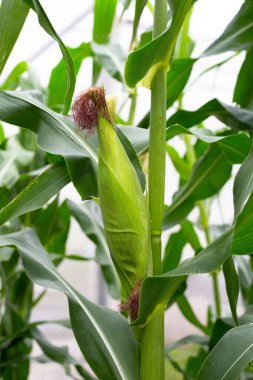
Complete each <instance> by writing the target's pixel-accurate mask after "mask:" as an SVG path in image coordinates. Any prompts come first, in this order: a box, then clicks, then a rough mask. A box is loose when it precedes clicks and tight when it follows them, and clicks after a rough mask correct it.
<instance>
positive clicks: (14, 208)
mask: <svg viewBox="0 0 253 380" xmlns="http://www.w3.org/2000/svg"><path fill="white" fill-rule="evenodd" d="M69 182H70V178H69V175H68V171H67V168H66V164H65V162H64V161H62V160H60V161H57V162H56V163H54V164H53V165H51V166H50V167H49V168H48V169H47V170H46V171H45V172H43V173H42V174H41V175H40V176H38V177H37V178H35V179H34V180H33V181H32V182H30V183H29V184H28V185H27V186H26V187H25V188H24V189H23V190H22V191H21V192H20V193H19V194H18V195H17V196H16V197H15V198H14V199H13V200H12V201H11V202H10V203H9V204H8V205H6V206H5V207H4V208H3V209H2V210H1V211H0V224H3V223H5V222H7V221H8V220H10V219H12V218H16V217H17V216H20V215H23V214H25V213H27V212H30V211H33V210H36V209H38V208H40V207H42V206H44V204H45V203H46V202H47V201H49V200H50V199H51V198H52V197H53V196H54V195H55V194H57V193H58V192H59V191H60V190H61V189H62V188H63V187H64V186H66V185H67V184H68V183H69Z"/></svg>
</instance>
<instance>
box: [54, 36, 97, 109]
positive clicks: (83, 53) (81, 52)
mask: <svg viewBox="0 0 253 380" xmlns="http://www.w3.org/2000/svg"><path fill="white" fill-rule="evenodd" d="M68 51H69V53H70V54H71V56H72V59H73V62H74V66H75V72H76V75H77V74H78V72H79V70H80V67H81V64H82V62H83V60H84V59H85V58H87V57H92V56H93V52H92V49H91V46H90V43H89V42H88V43H82V44H81V45H79V46H78V47H76V48H68ZM59 78H60V80H59ZM67 87H68V75H67V71H66V67H65V61H64V59H61V60H60V62H59V63H58V64H57V65H56V66H55V67H54V68H53V70H52V72H51V76H50V80H49V84H48V99H47V105H48V107H49V108H51V109H53V110H54V111H57V112H61V111H63V109H64V97H65V94H66V91H67Z"/></svg>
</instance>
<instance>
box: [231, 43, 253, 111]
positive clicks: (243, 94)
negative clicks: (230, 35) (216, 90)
mask: <svg viewBox="0 0 253 380" xmlns="http://www.w3.org/2000/svg"><path fill="white" fill-rule="evenodd" d="M252 62H253V48H251V49H249V51H247V54H246V57H245V60H244V62H243V64H242V67H241V69H240V72H239V74H238V77H237V81H236V85H235V90H234V97H233V101H234V102H236V103H237V104H239V105H240V106H241V107H243V108H250V109H252V108H253V89H252V86H251V83H252V81H253V72H252Z"/></svg>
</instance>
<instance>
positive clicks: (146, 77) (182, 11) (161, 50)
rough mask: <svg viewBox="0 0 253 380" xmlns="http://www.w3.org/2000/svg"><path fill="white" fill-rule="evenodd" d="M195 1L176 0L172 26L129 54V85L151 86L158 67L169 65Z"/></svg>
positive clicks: (127, 66)
mask: <svg viewBox="0 0 253 380" xmlns="http://www.w3.org/2000/svg"><path fill="white" fill-rule="evenodd" d="M193 3H194V0H185V1H180V2H174V3H173V12H172V22H171V25H170V27H169V28H168V29H167V30H166V31H165V32H164V33H163V34H161V35H160V36H158V37H157V38H155V39H154V40H152V41H151V42H149V43H148V44H146V45H145V46H144V47H142V48H140V49H137V50H135V51H133V52H132V53H130V54H129V55H128V58H127V61H126V66H125V80H126V84H127V85H128V86H129V87H135V86H136V85H137V84H138V83H139V82H141V83H142V85H143V86H145V87H147V88H150V86H151V82H152V80H153V77H154V75H155V73H156V71H157V69H158V68H159V67H161V66H165V67H168V65H169V63H170V62H169V61H170V59H171V56H172V54H173V50H174V47H175V43H176V39H177V36H178V34H179V32H180V29H181V26H182V24H183V22H184V20H185V17H186V15H187V13H188V11H189V9H190V8H191V6H192V4H193Z"/></svg>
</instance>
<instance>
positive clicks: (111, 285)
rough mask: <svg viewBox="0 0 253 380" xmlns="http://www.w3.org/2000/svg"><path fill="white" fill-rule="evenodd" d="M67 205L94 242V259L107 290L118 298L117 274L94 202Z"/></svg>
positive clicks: (69, 202) (69, 203)
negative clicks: (97, 218)
mask: <svg viewBox="0 0 253 380" xmlns="http://www.w3.org/2000/svg"><path fill="white" fill-rule="evenodd" d="M68 207H69V209H70V212H71V214H72V215H73V216H74V218H75V219H76V220H77V222H78V223H79V225H80V227H81V228H82V230H83V232H84V233H85V234H86V235H87V236H88V238H89V239H91V241H92V242H93V243H94V244H96V261H97V263H98V264H99V265H100V267H101V271H102V273H103V276H104V279H105V281H106V283H107V285H108V290H109V292H110V294H111V295H112V296H113V297H114V298H117V299H119V298H120V292H119V280H118V276H117V273H116V271H115V268H114V265H113V263H112V259H111V256H110V251H109V249H108V246H107V243H106V240H105V236H104V233H103V230H102V228H101V226H100V225H99V223H98V222H97V220H96V214H97V213H98V210H97V208H96V207H95V204H94V202H85V203H83V204H82V206H78V205H76V204H74V203H73V202H71V201H68Z"/></svg>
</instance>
